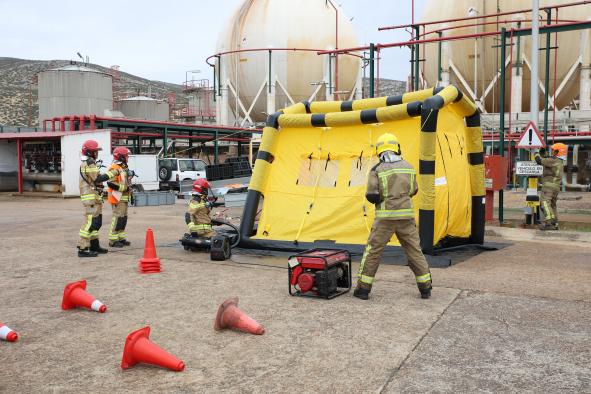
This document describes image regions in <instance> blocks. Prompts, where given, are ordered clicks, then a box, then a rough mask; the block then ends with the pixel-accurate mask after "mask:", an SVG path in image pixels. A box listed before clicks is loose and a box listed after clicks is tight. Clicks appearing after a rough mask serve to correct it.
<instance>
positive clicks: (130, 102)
mask: <svg viewBox="0 0 591 394" xmlns="http://www.w3.org/2000/svg"><path fill="white" fill-rule="evenodd" d="M119 109H120V110H121V112H123V115H125V117H126V118H129V119H143V120H169V112H168V103H167V102H166V101H163V100H156V99H153V98H151V97H146V96H137V97H130V98H126V99H123V100H121V102H120V107H119Z"/></svg>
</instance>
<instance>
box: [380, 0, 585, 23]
mask: <svg viewBox="0 0 591 394" xmlns="http://www.w3.org/2000/svg"><path fill="white" fill-rule="evenodd" d="M584 4H591V0H587V1H577V2H573V3H566V4H554V5H549V6H544V8H552V9H558V8H564V7H574V6H577V5H584ZM526 12H532V10H531V8H526V9H522V10H517V11H505V12H497V13H494V14H485V15H478V16H474V17H464V18H454V19H442V20H438V21H430V22H421V23H418V25H421V26H428V25H436V24H439V23H450V22H461V21H467V20H474V19H486V18H493V17H497V16H506V15H514V14H521V13H526ZM414 25H417V23H414V22H413V23H412V24H410V25H395V26H385V27H378V31H383V30H395V29H407V28H411V27H413V26H414Z"/></svg>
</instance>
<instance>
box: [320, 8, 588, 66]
mask: <svg viewBox="0 0 591 394" xmlns="http://www.w3.org/2000/svg"><path fill="white" fill-rule="evenodd" d="M590 2H591V1H590ZM545 8H549V7H545ZM585 23H587V22H573V23H560V24H554V25H552V27H566V26H577V25H582V24H585ZM545 27H546V26H544V27H542V28H540V30H541V29H543V28H545ZM528 30H531V29H528V28H521V29H509V30H507V31H513V32H520V31H528ZM499 34H501V32H500V31H488V32H482V33H473V34H462V35H457V36H446V37H437V38H429V39H424V40H414V41H413V40H411V41H402V42H393V43H389V44H376V46H375V47H376V49H381V48H393V47H404V46H409V45H415V44H429V43H433V42H442V41H455V40H465V39H468V38H476V37H488V36H496V35H499ZM544 34H545V33H544ZM368 49H369V46H363V47H355V48H343V49H339V50H338V51H331V50H325V51H320V52H318V54H319V55H326V54H328V53H334V52H340V53H344V52H349V51H351V52H358V51H366V50H368Z"/></svg>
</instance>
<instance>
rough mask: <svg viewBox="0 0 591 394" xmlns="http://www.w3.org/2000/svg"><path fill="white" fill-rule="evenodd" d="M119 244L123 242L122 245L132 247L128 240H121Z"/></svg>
mask: <svg viewBox="0 0 591 394" xmlns="http://www.w3.org/2000/svg"><path fill="white" fill-rule="evenodd" d="M119 242H121V243H122V244H123V245H124V246H129V245H131V242H129V241H128V240H126V239H120V240H119Z"/></svg>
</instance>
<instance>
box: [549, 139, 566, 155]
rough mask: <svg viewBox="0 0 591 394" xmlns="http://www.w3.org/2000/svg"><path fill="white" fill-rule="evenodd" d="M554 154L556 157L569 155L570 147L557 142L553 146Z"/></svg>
mask: <svg viewBox="0 0 591 394" xmlns="http://www.w3.org/2000/svg"><path fill="white" fill-rule="evenodd" d="M551 149H552V154H554V155H555V156H558V157H560V156H565V157H566V155H568V146H566V145H565V144H563V143H562V142H557V143H556V144H554V145H552V146H551Z"/></svg>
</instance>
